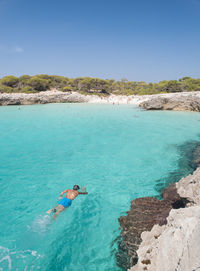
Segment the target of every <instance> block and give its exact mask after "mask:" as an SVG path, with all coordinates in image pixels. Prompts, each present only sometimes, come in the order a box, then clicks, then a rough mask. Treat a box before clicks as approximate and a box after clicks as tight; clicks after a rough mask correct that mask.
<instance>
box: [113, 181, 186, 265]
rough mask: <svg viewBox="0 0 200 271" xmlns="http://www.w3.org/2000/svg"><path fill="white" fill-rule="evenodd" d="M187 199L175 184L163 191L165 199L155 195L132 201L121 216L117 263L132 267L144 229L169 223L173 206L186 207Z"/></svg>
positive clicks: (148, 229) (136, 258) (136, 259)
mask: <svg viewBox="0 0 200 271" xmlns="http://www.w3.org/2000/svg"><path fill="white" fill-rule="evenodd" d="M185 204H186V201H185V199H182V198H181V197H180V195H178V194H177V189H176V186H175V184H172V185H170V186H169V187H168V188H166V189H165V190H164V191H163V200H158V199H156V198H153V197H144V198H138V199H135V200H133V201H132V202H131V209H130V211H128V212H127V215H126V216H122V217H120V218H119V223H120V226H121V227H122V229H123V230H122V238H121V240H120V241H119V243H118V253H117V257H116V259H117V263H118V265H119V266H120V267H122V268H125V269H126V268H130V267H131V266H133V265H134V264H136V263H137V261H138V255H137V253H136V251H137V249H138V247H139V245H140V243H141V241H142V239H141V234H142V232H144V231H150V230H151V229H152V228H153V226H154V225H155V224H158V225H160V226H162V225H165V224H166V223H167V217H168V215H169V212H170V210H171V209H172V208H180V207H185Z"/></svg>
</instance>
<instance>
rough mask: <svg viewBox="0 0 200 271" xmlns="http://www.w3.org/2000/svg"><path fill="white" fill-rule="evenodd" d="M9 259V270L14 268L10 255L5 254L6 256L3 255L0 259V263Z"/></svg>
mask: <svg viewBox="0 0 200 271" xmlns="http://www.w3.org/2000/svg"><path fill="white" fill-rule="evenodd" d="M6 260H7V261H8V270H11V268H12V261H11V258H10V256H8V255H7V256H5V257H3V258H2V259H0V263H1V262H3V261H6Z"/></svg>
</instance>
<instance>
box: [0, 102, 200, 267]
mask: <svg viewBox="0 0 200 271" xmlns="http://www.w3.org/2000/svg"><path fill="white" fill-rule="evenodd" d="M199 134H200V114H198V113H184V112H167V111H152V112H150V111H148V112H147V111H143V110H140V109H139V108H137V107H134V106H131V105H119V106H118V105H115V106H112V105H92V104H48V105H33V106H20V107H19V106H12V107H1V108H0V187H1V189H0V216H1V218H0V270H6V271H7V270H18V271H21V270H23V271H28V270H42V271H57V270H58V271H64V270H67V271H79V270H80V271H84V270H87V271H93V270H95V271H96V270H99V271H105V270H109V271H110V270H111V271H112V270H120V268H119V267H117V265H116V261H115V252H116V249H117V246H116V243H115V242H113V240H115V238H116V237H117V236H119V234H120V230H119V223H118V218H119V217H120V216H121V215H124V214H125V212H126V211H127V210H128V209H129V207H130V202H131V200H132V199H134V198H136V197H142V196H156V195H158V192H157V190H156V189H155V184H156V180H158V179H162V178H163V179H164V178H166V176H168V174H169V173H170V172H172V171H174V170H177V168H178V162H179V160H180V158H181V157H180V156H181V154H180V152H179V150H178V146H179V145H181V144H185V143H186V142H189V141H191V140H199ZM74 184H79V185H82V186H86V188H87V191H88V193H89V194H88V195H86V196H85V195H82V196H79V197H78V198H77V199H75V200H74V202H73V203H72V206H71V207H70V208H69V209H67V210H66V211H64V212H63V213H61V214H60V215H59V216H58V218H57V219H56V220H55V221H52V219H51V216H49V215H47V214H46V211H47V210H48V209H49V208H51V207H54V206H55V205H56V203H57V199H58V196H59V193H60V192H61V191H62V190H64V189H67V188H72V186H73V185H74Z"/></svg>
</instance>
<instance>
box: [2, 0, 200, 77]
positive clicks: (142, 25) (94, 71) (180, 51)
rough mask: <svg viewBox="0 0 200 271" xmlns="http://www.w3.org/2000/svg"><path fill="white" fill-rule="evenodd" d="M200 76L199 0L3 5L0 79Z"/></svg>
mask: <svg viewBox="0 0 200 271" xmlns="http://www.w3.org/2000/svg"><path fill="white" fill-rule="evenodd" d="M39 73H45V74H57V75H64V76H67V77H78V76H91V77H101V78H113V79H117V80H119V79H121V78H127V79H128V80H136V81H147V82H150V81H152V82H155V81H160V80H164V79H166V80H169V79H178V78H181V77H183V76H192V77H194V78H198V77H200V0H57V1H55V0H54V1H52V0H40V1H39V0H0V77H2V76H4V75H7V74H13V75H17V76H18V75H22V74H30V75H33V74H39Z"/></svg>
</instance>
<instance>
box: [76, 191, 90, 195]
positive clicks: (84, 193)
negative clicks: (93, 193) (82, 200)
mask: <svg viewBox="0 0 200 271" xmlns="http://www.w3.org/2000/svg"><path fill="white" fill-rule="evenodd" d="M78 194H79V195H87V194H88V192H78Z"/></svg>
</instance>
